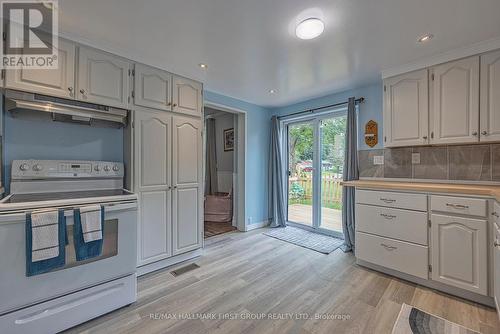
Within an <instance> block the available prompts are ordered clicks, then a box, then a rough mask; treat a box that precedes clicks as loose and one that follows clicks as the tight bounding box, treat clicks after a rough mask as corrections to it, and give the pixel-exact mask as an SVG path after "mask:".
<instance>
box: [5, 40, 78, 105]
mask: <svg viewBox="0 0 500 334" xmlns="http://www.w3.org/2000/svg"><path fill="white" fill-rule="evenodd" d="M57 56H58V62H59V63H58V68H56V69H50V70H42V69H36V70H30V69H24V68H19V69H12V70H6V71H5V85H6V86H7V87H8V88H11V89H16V90H20V91H26V92H32V93H38V94H45V95H51V96H57V97H62V98H67V99H73V98H74V97H75V64H76V45H75V44H74V43H71V42H68V41H65V40H62V39H60V40H59V46H58V52H57Z"/></svg>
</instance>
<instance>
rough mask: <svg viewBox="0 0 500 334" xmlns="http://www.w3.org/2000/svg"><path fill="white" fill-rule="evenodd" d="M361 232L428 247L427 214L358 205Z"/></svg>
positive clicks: (357, 225)
mask: <svg viewBox="0 0 500 334" xmlns="http://www.w3.org/2000/svg"><path fill="white" fill-rule="evenodd" d="M356 228H357V230H358V231H360V232H367V233H371V234H377V235H379V236H382V237H389V238H394V239H400V240H404V241H409V242H414V243H417V244H421V245H427V213H426V212H418V211H409V210H401V209H393V208H383V207H378V206H371V205H364V204H356Z"/></svg>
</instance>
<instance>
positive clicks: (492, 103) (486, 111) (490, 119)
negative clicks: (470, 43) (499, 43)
mask: <svg viewBox="0 0 500 334" xmlns="http://www.w3.org/2000/svg"><path fill="white" fill-rule="evenodd" d="M480 120H481V133H480V141H482V142H488V141H499V140H500V51H495V52H490V53H487V54H485V55H483V56H481V111H480Z"/></svg>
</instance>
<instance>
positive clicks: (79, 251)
mask: <svg viewBox="0 0 500 334" xmlns="http://www.w3.org/2000/svg"><path fill="white" fill-rule="evenodd" d="M73 218H74V220H75V225H74V226H73V239H74V242H75V254H76V260H77V261H83V260H87V259H91V258H94V257H97V256H100V255H101V254H102V243H103V238H104V207H103V206H101V230H102V235H103V238H101V239H100V240H95V241H90V242H85V240H84V238H83V231H82V217H81V214H80V209H75V210H74V211H73Z"/></svg>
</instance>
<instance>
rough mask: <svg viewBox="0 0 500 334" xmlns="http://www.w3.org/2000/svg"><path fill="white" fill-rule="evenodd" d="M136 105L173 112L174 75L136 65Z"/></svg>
mask: <svg viewBox="0 0 500 334" xmlns="http://www.w3.org/2000/svg"><path fill="white" fill-rule="evenodd" d="M134 103H135V104H136V105H138V106H143V107H149V108H155V109H160V110H166V111H170V110H172V74H170V73H168V72H165V71H161V70H159V69H156V68H153V67H149V66H146V65H142V64H136V65H135V75H134Z"/></svg>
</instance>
